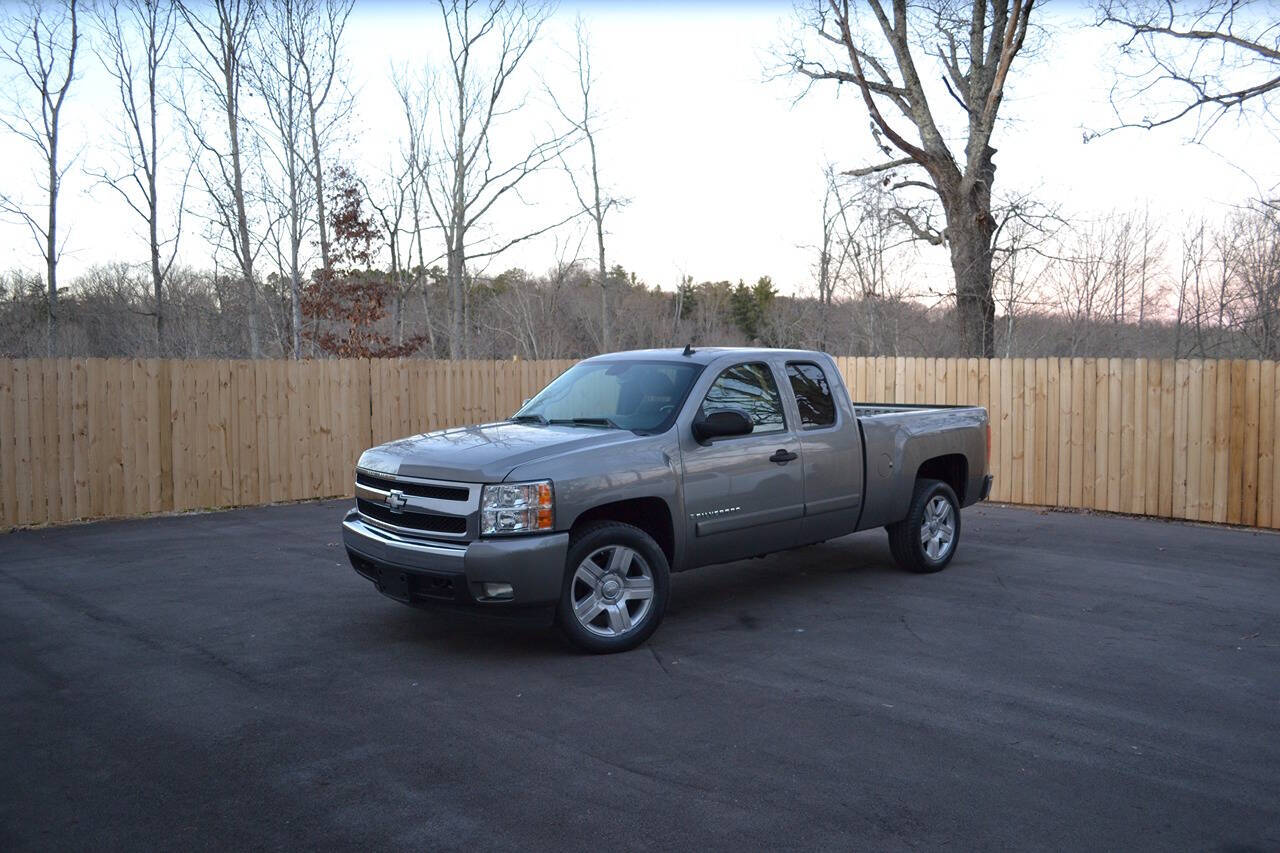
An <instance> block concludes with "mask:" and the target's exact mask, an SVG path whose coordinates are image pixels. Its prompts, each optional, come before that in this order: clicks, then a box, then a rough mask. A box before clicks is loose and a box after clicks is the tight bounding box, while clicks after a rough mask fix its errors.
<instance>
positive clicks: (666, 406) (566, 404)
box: [511, 361, 702, 432]
mask: <svg viewBox="0 0 1280 853" xmlns="http://www.w3.org/2000/svg"><path fill="white" fill-rule="evenodd" d="M701 371H702V367H701V365H697V364H689V363H687V362H670V361H613V362H610V361H595V362H581V363H579V364H576V365H574V366H573V367H571V368H569V369H568V370H566V371H565V372H564V373H562V374H561V375H560V376H559V378H557V379H556V380H555V381H554V382H552V383H551V384H550V385H548V386H547V387H546V388H543V389H542V391H540V392H539V393H538V395H537V396H536V397H534V398H533V399H532V400H530V401H529V402H527V403H525V404H524V406H522V407H521V408H520V411H518V412H516V413H515V415H513V416H512V418H511V419H512V420H514V421H526V422H529V423H548V424H573V425H575V426H584V427H598V428H605V429H613V428H617V429H629V430H633V431H635V432H661V431H662V430H665V429H666V428H667V427H668V426H670V425H671V421H672V420H674V418H675V416H676V412H677V411H678V410H679V408H680V404H681V403H683V402H684V398H685V395H686V394H688V393H689V386H690V385H692V384H693V380H694V378H695V377H696V376H697V375H698V374H699V373H700V372H701Z"/></svg>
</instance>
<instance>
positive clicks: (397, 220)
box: [360, 161, 415, 346]
mask: <svg viewBox="0 0 1280 853" xmlns="http://www.w3.org/2000/svg"><path fill="white" fill-rule="evenodd" d="M414 180H415V175H414V174H413V165H412V163H411V162H408V161H406V162H405V163H404V164H403V165H402V167H401V168H400V169H399V170H398V171H397V170H395V169H388V170H387V173H386V174H385V175H384V176H383V179H382V180H381V181H380V182H379V184H378V186H377V187H376V191H375V190H374V189H373V188H370V187H369V185H368V184H367V183H365V182H364V181H363V180H361V181H360V186H361V188H362V189H363V190H364V196H365V198H366V199H368V200H369V206H370V207H372V208H373V212H374V214H375V216H376V217H377V222H376V227H377V228H378V230H379V232H380V233H381V235H382V238H383V240H384V241H385V243H386V246H387V255H388V262H389V266H388V268H387V273H388V283H389V284H390V288H391V297H392V303H391V328H392V341H393V342H394V343H395V345H396V346H400V345H401V344H403V343H404V300H405V297H406V296H407V295H408V294H409V291H410V290H412V289H413V285H414V281H413V279H411V278H410V277H409V276H408V274H407V273H408V269H407V267H408V263H407V258H409V257H411V256H412V253H413V245H414V241H413V239H412V237H413V235H412V233H411V232H406V230H405V227H404V220H405V215H406V213H407V212H409V211H408V210H407V209H408V208H409V207H410V194H411V192H412V189H411V186H412V184H413V182H414ZM406 237H408V238H410V240H409V244H408V245H407V246H406V245H405V244H404V242H403V241H404V240H405V238H406Z"/></svg>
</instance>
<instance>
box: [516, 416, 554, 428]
mask: <svg viewBox="0 0 1280 853" xmlns="http://www.w3.org/2000/svg"><path fill="white" fill-rule="evenodd" d="M507 420H509V421H511V422H512V423H513V424H521V423H534V424H542V425H543V426H546V425H547V423H548V421H547V419H546V418H544V417H543V416H542V415H539V414H528V415H512V416H511V417H509V418H507Z"/></svg>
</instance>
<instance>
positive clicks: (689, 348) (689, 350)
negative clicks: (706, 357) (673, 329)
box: [680, 341, 697, 357]
mask: <svg viewBox="0 0 1280 853" xmlns="http://www.w3.org/2000/svg"><path fill="white" fill-rule="evenodd" d="M695 352H697V350H695V349H694V348H693V341H689V343H687V344H685V345H684V352H682V353H680V354H681V355H683V356H685V357H688V356H691V355H693V354H694V353H695Z"/></svg>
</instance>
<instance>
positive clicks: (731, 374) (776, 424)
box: [702, 362, 785, 435]
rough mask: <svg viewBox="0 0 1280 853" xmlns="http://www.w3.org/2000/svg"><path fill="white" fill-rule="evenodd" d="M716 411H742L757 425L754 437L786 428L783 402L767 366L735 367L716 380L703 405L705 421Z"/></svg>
mask: <svg viewBox="0 0 1280 853" xmlns="http://www.w3.org/2000/svg"><path fill="white" fill-rule="evenodd" d="M717 409H742V410H743V411H744V412H746V413H747V414H748V415H750V416H751V422H752V423H753V424H755V429H754V430H752V434H753V435H754V434H756V433H762V432H777V431H778V430H781V429H783V428H784V426H785V424H784V422H783V418H782V398H781V397H780V396H779V395H778V385H777V383H776V382H774V381H773V371H771V370H770V369H769V365H767V364H761V363H758V362H756V363H751V364H735V365H734V366H733V367H730V368H729V369H728V370H726V371H724V372H723V373H721V374H720V375H719V376H717V377H716V381H715V383H714V384H712V386H711V390H709V391H707V396H706V398H705V399H704V400H703V401H702V414H703V416H704V417H705V416H706V415H707V414H709V413H711V412H714V411H716V410H717Z"/></svg>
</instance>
